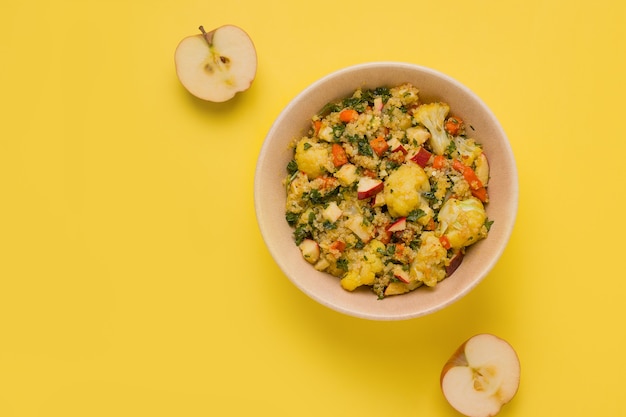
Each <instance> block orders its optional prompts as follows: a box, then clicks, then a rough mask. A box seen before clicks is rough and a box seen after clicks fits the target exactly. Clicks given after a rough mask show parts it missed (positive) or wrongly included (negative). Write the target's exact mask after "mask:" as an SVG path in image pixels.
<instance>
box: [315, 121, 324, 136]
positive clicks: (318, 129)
mask: <svg viewBox="0 0 626 417" xmlns="http://www.w3.org/2000/svg"><path fill="white" fill-rule="evenodd" d="M321 128H322V121H321V120H316V121H314V122H313V130H314V131H315V136H317V135H318V134H319V133H320V129H321Z"/></svg>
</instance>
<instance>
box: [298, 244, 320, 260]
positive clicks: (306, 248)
mask: <svg viewBox="0 0 626 417" xmlns="http://www.w3.org/2000/svg"><path fill="white" fill-rule="evenodd" d="M299 248H300V250H301V251H302V256H303V257H304V259H305V260H306V261H307V262H309V263H311V264H314V263H315V262H317V260H318V259H319V258H320V246H319V245H318V244H317V242H316V241H314V240H313V239H304V240H303V241H302V242H301V243H300V246H299Z"/></svg>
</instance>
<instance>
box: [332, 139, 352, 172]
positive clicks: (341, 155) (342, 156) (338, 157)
mask: <svg viewBox="0 0 626 417" xmlns="http://www.w3.org/2000/svg"><path fill="white" fill-rule="evenodd" d="M332 154H333V165H335V166H336V167H340V166H342V165H343V164H345V163H347V162H348V155H346V150H345V149H344V148H343V146H341V145H340V144H338V143H333V147H332Z"/></svg>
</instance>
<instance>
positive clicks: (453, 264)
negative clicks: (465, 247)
mask: <svg viewBox="0 0 626 417" xmlns="http://www.w3.org/2000/svg"><path fill="white" fill-rule="evenodd" d="M463 256H464V254H463V251H462V250H459V251H458V252H457V253H456V254H455V255H454V256H453V257H452V259H450V264H449V265H448V266H447V267H446V276H448V277H449V276H450V275H452V274H453V273H454V271H456V270H457V268H458V267H459V266H461V262H463Z"/></svg>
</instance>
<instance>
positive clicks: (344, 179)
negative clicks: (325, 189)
mask: <svg viewBox="0 0 626 417" xmlns="http://www.w3.org/2000/svg"><path fill="white" fill-rule="evenodd" d="M356 171H357V169H356V165H353V164H344V165H342V166H341V168H339V170H338V171H337V172H335V178H337V179H338V180H339V183H340V184H341V185H343V186H344V187H347V186H349V185H350V184H352V183H354V182H355V181H356V180H357V179H358V178H359V176H358V175H357V173H356Z"/></svg>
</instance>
